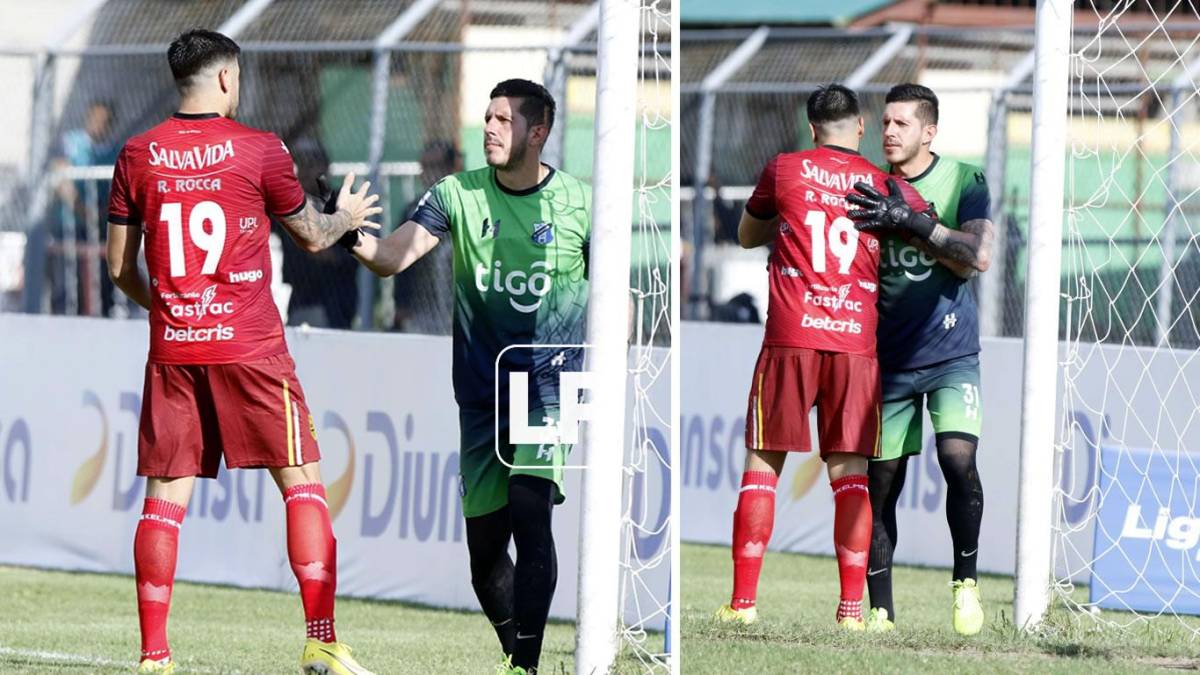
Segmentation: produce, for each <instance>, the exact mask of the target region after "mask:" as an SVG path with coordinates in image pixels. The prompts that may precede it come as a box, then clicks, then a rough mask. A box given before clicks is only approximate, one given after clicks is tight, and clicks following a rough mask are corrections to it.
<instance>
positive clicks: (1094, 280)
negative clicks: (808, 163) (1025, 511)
mask: <svg viewBox="0 0 1200 675" xmlns="http://www.w3.org/2000/svg"><path fill="white" fill-rule="evenodd" d="M1075 6H1076V14H1075V21H1074V38H1073V42H1072V45H1071V50H1070V94H1069V95H1070V99H1069V100H1070V119H1069V122H1068V125H1067V150H1068V155H1067V161H1066V189H1065V195H1066V197H1065V201H1066V203H1065V204H1064V208H1065V214H1066V217H1065V226H1064V227H1065V229H1064V230H1063V260H1062V280H1061V303H1060V318H1059V338H1060V340H1062V341H1063V342H1061V343H1060V344H1061V345H1062V347H1061V349H1060V354H1059V377H1058V384H1059V396H1058V397H1057V399H1056V400H1057V401H1058V404H1059V406H1058V407H1059V409H1058V410H1057V416H1058V419H1059V424H1058V430H1057V443H1056V451H1057V453H1058V454H1057V457H1056V459H1057V461H1056V463H1055V468H1056V472H1055V483H1054V485H1055V487H1054V491H1055V494H1054V511H1053V523H1054V536H1053V544H1052V545H1053V562H1054V571H1053V582H1052V583H1053V589H1054V593H1053V595H1052V598H1051V600H1052V603H1055V604H1057V605H1058V606H1060V607H1065V608H1066V609H1067V610H1068V611H1066V612H1051V614H1050V617H1051V618H1052V620H1051V621H1050V622H1049V623H1050V625H1054V621H1053V618H1054V617H1059V618H1063V619H1064V620H1066V621H1068V622H1071V623H1074V624H1084V625H1087V626H1096V627H1111V628H1125V627H1129V626H1131V625H1134V624H1139V623H1149V624H1150V625H1151V626H1152V627H1153V628H1159V627H1161V628H1164V629H1165V630H1167V631H1169V632H1176V631H1178V632H1180V633H1182V634H1183V635H1186V636H1188V637H1191V638H1195V637H1197V636H1200V621H1198V620H1196V619H1195V618H1193V617H1195V616H1196V615H1200V507H1198V505H1197V501H1198V500H1200V358H1197V348H1198V347H1200V327H1198V323H1197V320H1198V319H1200V298H1198V294H1200V246H1198V245H1200V240H1198V236H1200V230H1198V229H1197V226H1200V217H1198V216H1200V213H1197V211H1198V210H1200V162H1197V155H1196V151H1197V150H1200V147H1198V145H1200V144H1198V143H1197V141H1198V140H1200V126H1198V123H1197V114H1196V111H1197V107H1198V106H1200V89H1198V82H1200V77H1198V75H1197V73H1198V71H1200V45H1198V44H1197V43H1198V41H1200V11H1198V9H1197V7H1196V5H1195V4H1194V3H1190V2H1174V3H1161V2H1145V1H1139V2H1115V3H1113V2H1103V3H1102V2H1094V1H1093V2H1083V3H1075Z"/></svg>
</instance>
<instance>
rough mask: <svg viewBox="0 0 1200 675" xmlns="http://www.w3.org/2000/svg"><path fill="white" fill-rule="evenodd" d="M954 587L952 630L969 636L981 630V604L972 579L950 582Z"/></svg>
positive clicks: (977, 590)
mask: <svg viewBox="0 0 1200 675" xmlns="http://www.w3.org/2000/svg"><path fill="white" fill-rule="evenodd" d="M950 587H951V588H952V589H954V632H955V633H958V634H959V635H965V636H967V637H970V636H972V635H978V634H979V631H981V630H983V604H982V603H981V602H980V601H979V586H978V585H976V583H975V580H974V579H963V580H961V581H960V580H957V579H956V580H954V581H951V582H950Z"/></svg>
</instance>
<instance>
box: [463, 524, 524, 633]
mask: <svg viewBox="0 0 1200 675" xmlns="http://www.w3.org/2000/svg"><path fill="white" fill-rule="evenodd" d="M509 522H510V516H509V512H508V507H507V506H506V507H504V508H502V509H500V510H499V511H493V512H492V513H489V514H486V515H482V516H477V517H475V518H467V550H468V551H469V552H470V555H471V587H472V588H474V589H475V597H477V598H479V606H480V607H482V608H483V613H484V615H485V616H487V618H488V621H491V622H492V627H493V628H495V629H496V637H497V638H499V639H500V648H501V649H503V650H504V653H505V655H509V654H512V653H513V645H514V643H515V642H516V639H517V622H516V619H515V617H514V616H513V562H512V558H510V557H508V540H509V538H510V537H511V536H512V534H511V531H510V529H509Z"/></svg>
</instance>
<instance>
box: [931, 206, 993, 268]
mask: <svg viewBox="0 0 1200 675" xmlns="http://www.w3.org/2000/svg"><path fill="white" fill-rule="evenodd" d="M960 227H961V229H959V230H952V229H950V228H948V227H946V226H945V225H942V224H941V223H938V224H937V225H935V226H934V228H933V232H931V233H930V234H929V238H928V239H927V240H926V241H925V242H922V243H923V244H924V246H923V248H924V249H925V251H926V252H927V253H929V254H930V255H932V256H933V257H935V258H937V259H938V261H940V262H942V263H943V264H944V265H946V266H947V267H949V268H950V269H951V270H953V271H954V272H955V274H958V275H959V276H961V277H964V278H968V276H974V275H975V274H977V273H979V272H986V271H987V269H988V267H989V266H991V264H992V242H993V240H994V239H995V238H996V226H995V225H993V224H992V221H990V220H988V219H986V218H976V219H974V220H968V221H967V222H965V223H963V224H962V225H961V226H960ZM963 272H966V273H967V274H966V275H964V274H963Z"/></svg>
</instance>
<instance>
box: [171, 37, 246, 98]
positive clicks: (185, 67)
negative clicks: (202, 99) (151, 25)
mask: <svg viewBox="0 0 1200 675" xmlns="http://www.w3.org/2000/svg"><path fill="white" fill-rule="evenodd" d="M241 53H242V48H241V47H238V45H237V43H236V42H234V41H233V40H231V39H229V38H228V37H226V36H224V35H222V34H220V33H218V32H216V31H211V30H203V29H195V30H189V31H187V32H186V33H182V34H181V35H180V36H179V37H177V38H175V39H174V40H173V41H172V42H171V46H170V47H168V48H167V62H168V63H170V64H171V74H172V75H174V76H175V86H176V87H178V88H179V91H181V92H185V91H187V90H188V89H190V88H191V87H192V86H193V85H194V84H195V81H194V80H195V77H196V75H197V74H199V73H200V72H201V71H203V70H204V69H206V68H208V67H209V66H211V65H213V64H214V63H219V62H222V61H236V60H237V58H238V55H239V54H241Z"/></svg>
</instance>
